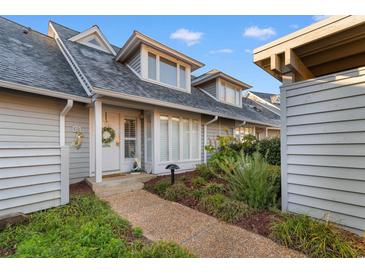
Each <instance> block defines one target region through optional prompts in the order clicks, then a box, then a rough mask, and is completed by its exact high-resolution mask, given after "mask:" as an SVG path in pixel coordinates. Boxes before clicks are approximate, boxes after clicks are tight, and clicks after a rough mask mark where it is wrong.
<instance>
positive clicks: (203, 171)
mask: <svg viewBox="0 0 365 274" xmlns="http://www.w3.org/2000/svg"><path fill="white" fill-rule="evenodd" d="M196 170H197V171H198V172H199V175H200V176H201V177H203V178H204V179H205V180H207V181H209V179H212V178H213V177H214V174H213V173H212V171H211V170H210V168H209V167H208V165H207V164H200V165H197V166H196Z"/></svg>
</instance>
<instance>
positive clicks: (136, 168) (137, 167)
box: [131, 158, 142, 174]
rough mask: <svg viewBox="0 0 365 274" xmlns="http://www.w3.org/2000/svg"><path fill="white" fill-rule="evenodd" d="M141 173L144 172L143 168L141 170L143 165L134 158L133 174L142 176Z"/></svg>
mask: <svg viewBox="0 0 365 274" xmlns="http://www.w3.org/2000/svg"><path fill="white" fill-rule="evenodd" d="M141 171H142V168H141V164H140V162H139V160H138V158H134V162H133V167H132V170H131V174H140V173H141Z"/></svg>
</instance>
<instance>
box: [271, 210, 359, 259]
mask: <svg viewBox="0 0 365 274" xmlns="http://www.w3.org/2000/svg"><path fill="white" fill-rule="evenodd" d="M271 231H272V232H271V237H272V238H273V239H275V240H276V241H277V242H279V243H281V244H283V245H285V246H287V247H290V248H293V249H296V250H299V251H302V252H304V253H305V254H306V255H308V256H310V257H320V258H328V257H333V258H349V257H358V256H361V253H360V250H359V249H358V248H357V247H356V246H355V245H354V244H353V243H352V242H351V241H349V240H347V239H346V237H345V236H344V234H343V233H341V232H340V230H339V229H338V228H336V227H335V226H334V225H333V224H331V223H329V222H319V221H317V220H314V219H312V218H310V217H309V216H306V215H293V214H287V215H285V216H284V220H282V221H276V222H274V223H273V225H272V227H271Z"/></svg>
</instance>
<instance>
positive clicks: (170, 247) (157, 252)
mask: <svg viewBox="0 0 365 274" xmlns="http://www.w3.org/2000/svg"><path fill="white" fill-rule="evenodd" d="M140 255H141V257H143V258H193V257H194V256H193V255H192V254H191V253H190V252H189V251H188V250H187V249H185V248H182V247H180V246H178V245H177V244H175V243H171V242H165V241H159V242H155V243H153V244H152V245H149V246H146V247H144V248H143V249H142V251H141V253H140Z"/></svg>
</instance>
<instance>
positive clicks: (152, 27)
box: [6, 15, 326, 93]
mask: <svg viewBox="0 0 365 274" xmlns="http://www.w3.org/2000/svg"><path fill="white" fill-rule="evenodd" d="M6 17H7V18H9V19H11V20H14V21H16V22H18V23H20V24H23V25H25V26H29V27H31V28H33V29H35V30H38V31H40V32H43V33H47V23H48V20H53V21H55V22H58V23H60V24H63V25H65V26H67V27H70V28H73V29H75V30H78V31H83V30H85V29H87V28H89V27H91V26H93V25H98V26H99V27H100V28H101V30H102V31H103V33H104V34H105V35H106V37H107V38H108V40H109V41H110V42H111V43H113V44H115V45H116V46H119V47H121V46H122V45H123V44H124V43H125V41H126V40H127V39H128V37H129V36H130V35H131V33H132V31H133V30H138V31H140V32H142V33H144V34H146V35H148V36H150V37H152V38H154V39H156V40H158V41H159V42H162V43H164V44H166V45H168V46H170V47H172V48H174V49H176V50H179V51H181V52H183V53H185V54H187V55H189V56H191V57H193V58H195V59H197V60H199V61H201V62H203V63H204V64H205V67H203V68H202V69H199V70H198V71H195V72H194V73H193V74H194V75H199V74H202V73H204V72H206V71H208V70H210V69H214V68H216V69H219V70H222V71H224V72H225V73H227V74H230V75H232V76H234V77H236V78H238V79H240V80H241V81H243V82H246V83H248V84H249V85H251V86H253V88H252V90H254V91H262V92H272V93H278V92H279V86H280V82H279V81H277V80H275V79H274V78H273V77H271V76H270V75H269V74H267V73H266V72H264V71H263V70H261V69H260V68H259V67H257V66H256V65H255V64H253V62H252V51H253V49H254V48H256V47H259V46H261V45H264V44H266V43H268V42H270V41H273V40H275V39H277V38H279V37H281V36H283V35H286V34H289V33H291V32H294V31H296V30H297V29H300V28H302V27H305V26H308V25H310V24H313V23H315V22H316V21H319V20H323V19H325V18H326V16H324V15H316V16H6Z"/></svg>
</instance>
